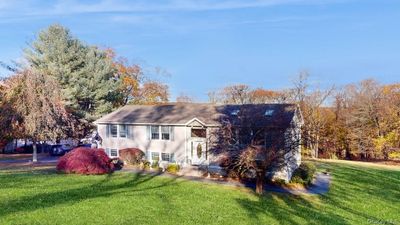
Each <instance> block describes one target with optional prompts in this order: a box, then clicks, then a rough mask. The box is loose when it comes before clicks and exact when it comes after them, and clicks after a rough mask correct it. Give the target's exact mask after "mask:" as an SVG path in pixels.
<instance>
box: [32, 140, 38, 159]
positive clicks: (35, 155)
mask: <svg viewBox="0 0 400 225" xmlns="http://www.w3.org/2000/svg"><path fill="white" fill-rule="evenodd" d="M32 148H33V154H32V162H34V163H35V162H37V146H36V141H33V144H32Z"/></svg>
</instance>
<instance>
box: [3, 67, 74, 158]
mask: <svg viewBox="0 0 400 225" xmlns="http://www.w3.org/2000/svg"><path fill="white" fill-rule="evenodd" d="M15 76H16V77H15V79H17V80H18V81H17V82H14V83H12V84H11V86H10V89H9V92H8V93H7V97H6V98H7V99H8V103H9V104H10V105H11V106H12V108H13V111H14V112H15V116H13V117H12V121H11V122H12V123H11V124H12V125H13V126H14V130H16V131H18V133H20V136H23V137H25V138H29V139H31V140H32V142H33V162H36V161H37V143H38V142H39V141H47V140H58V139H60V138H63V137H66V136H70V135H71V134H73V133H75V132H74V118H73V117H72V116H71V114H70V113H69V112H68V111H67V110H66V109H65V107H64V103H63V101H62V98H61V95H60V89H59V85H58V83H57V81H55V80H54V78H53V77H51V76H47V75H44V74H43V73H41V72H39V71H35V70H32V69H25V70H23V71H22V72H21V73H19V74H17V75H15Z"/></svg>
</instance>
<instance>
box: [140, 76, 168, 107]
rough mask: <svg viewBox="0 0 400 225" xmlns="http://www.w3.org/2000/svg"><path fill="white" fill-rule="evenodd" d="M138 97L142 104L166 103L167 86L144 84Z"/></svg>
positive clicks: (154, 83) (155, 83)
mask: <svg viewBox="0 0 400 225" xmlns="http://www.w3.org/2000/svg"><path fill="white" fill-rule="evenodd" d="M140 96H141V100H140V101H141V103H144V104H156V103H165V102H168V97H169V93H168V86H167V85H165V84H162V83H159V82H155V81H149V82H146V83H144V84H143V87H142V88H141V90H140Z"/></svg>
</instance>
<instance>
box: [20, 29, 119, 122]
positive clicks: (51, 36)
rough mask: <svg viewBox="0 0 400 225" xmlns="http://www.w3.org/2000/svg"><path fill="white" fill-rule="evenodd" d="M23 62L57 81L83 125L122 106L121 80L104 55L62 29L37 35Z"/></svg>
mask: <svg viewBox="0 0 400 225" xmlns="http://www.w3.org/2000/svg"><path fill="white" fill-rule="evenodd" d="M25 58H26V59H27V61H28V62H29V64H30V66H32V68H33V69H35V70H36V71H38V72H40V73H41V74H45V75H48V76H52V77H53V78H54V79H55V80H56V81H57V83H58V84H59V85H60V88H61V93H62V95H61V96H62V98H63V100H64V101H65V102H66V106H67V107H68V108H70V109H72V110H73V112H74V113H75V114H76V115H77V116H79V118H81V119H84V120H81V121H82V122H84V121H86V123H87V122H91V121H93V120H95V119H96V118H98V117H100V116H101V115H103V114H105V113H108V112H111V111H112V110H113V108H114V107H116V106H117V104H118V103H120V102H121V98H122V97H123V95H121V93H120V92H119V87H120V80H119V79H117V78H116V77H115V68H114V67H113V62H112V60H111V59H110V58H108V57H107V53H106V51H102V50H100V49H98V48H97V47H94V46H88V45H86V44H84V43H82V42H81V41H80V40H79V39H77V38H75V37H73V36H72V35H71V34H70V31H69V30H68V29H67V28H65V27H63V26H61V25H57V24H56V25H51V26H50V27H48V28H47V29H45V30H42V31H41V32H39V34H38V36H37V38H36V40H34V41H33V42H32V43H31V44H30V47H29V48H27V49H25ZM87 124H88V123H87Z"/></svg>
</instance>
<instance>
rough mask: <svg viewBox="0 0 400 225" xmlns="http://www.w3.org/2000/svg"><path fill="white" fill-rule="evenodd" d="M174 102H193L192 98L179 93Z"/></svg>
mask: <svg viewBox="0 0 400 225" xmlns="http://www.w3.org/2000/svg"><path fill="white" fill-rule="evenodd" d="M176 102H180V103H191V102H194V100H193V98H192V97H190V96H188V95H186V94H183V93H181V94H180V95H179V96H178V97H176Z"/></svg>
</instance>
